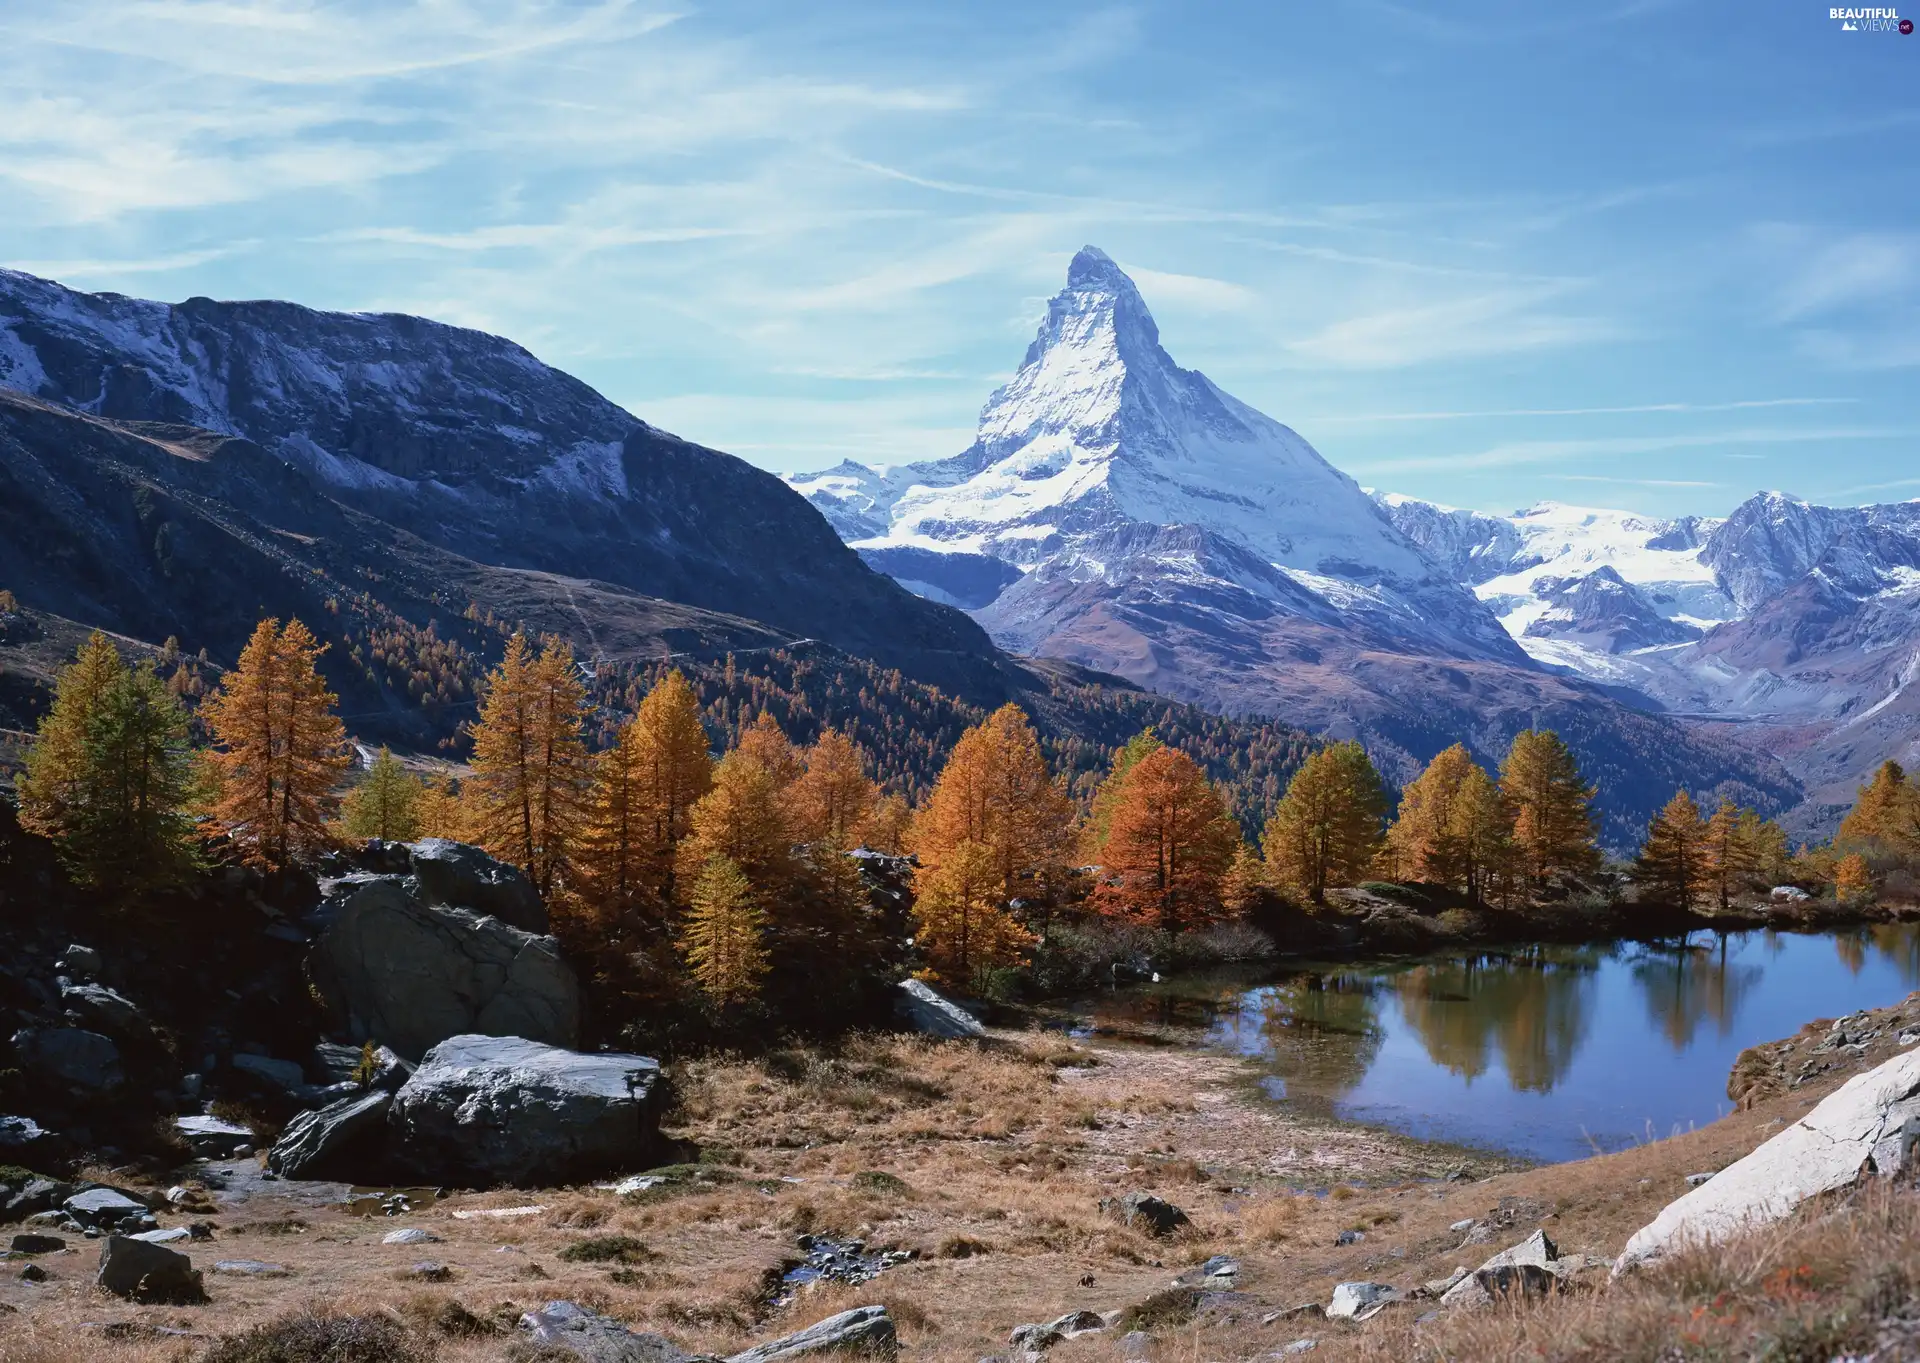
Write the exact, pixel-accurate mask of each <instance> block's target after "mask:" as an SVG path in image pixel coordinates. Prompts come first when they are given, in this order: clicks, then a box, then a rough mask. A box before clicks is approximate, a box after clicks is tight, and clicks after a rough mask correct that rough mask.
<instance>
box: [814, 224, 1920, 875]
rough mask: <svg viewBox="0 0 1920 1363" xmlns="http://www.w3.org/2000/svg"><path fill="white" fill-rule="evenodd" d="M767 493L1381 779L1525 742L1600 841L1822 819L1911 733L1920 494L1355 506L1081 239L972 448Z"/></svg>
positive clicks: (1082, 657) (893, 557) (966, 604)
mask: <svg viewBox="0 0 1920 1363" xmlns="http://www.w3.org/2000/svg"><path fill="white" fill-rule="evenodd" d="M788 481H789V482H790V483H791V484H792V485H793V486H794V487H795V488H796V489H797V490H799V491H800V492H802V493H804V494H805V495H806V496H807V497H808V498H809V500H811V501H812V502H813V504H814V505H815V506H816V507H818V508H820V510H821V512H822V514H824V515H825V516H826V517H827V519H828V520H829V521H831V522H832V523H833V525H834V527H835V529H837V530H838V531H839V532H840V534H841V535H842V537H843V538H845V539H846V540H847V541H848V542H849V543H850V544H852V545H853V546H854V547H855V548H856V549H858V550H859V552H860V553H861V555H862V557H864V558H865V559H866V560H867V561H868V562H869V563H871V564H873V565H874V566H876V567H879V568H882V569H884V570H885V571H887V572H889V573H891V574H892V575H893V576H894V577H896V578H897V579H898V580H899V581H901V582H902V583H903V584H905V585H907V586H909V587H911V588H912V589H913V590H914V591H916V592H918V593H920V594H921V595H923V596H925V597H927V598H929V599H932V600H937V601H943V602H948V603H951V604H953V605H957V606H961V607H963V608H965V609H967V610H968V611H969V612H970V613H971V614H972V615H973V616H974V618H975V619H977V620H978V621H980V622H981V623H982V624H983V625H985V626H986V627H987V629H988V631H989V632H990V633H991V634H992V635H993V637H994V638H995V640H996V641H998V642H999V643H1001V644H1002V645H1003V646H1005V647H1008V648H1012V649H1015V650H1018V651H1022V652H1029V653H1037V654H1045V655H1050V656H1057V657H1061V658H1066V659H1070V660H1073V661H1075V662H1079V663H1082V664H1084V665H1087V666H1090V667H1096V668H1101V669H1104V670H1107V671H1111V672H1116V673H1119V674H1120V675H1122V676H1125V677H1128V678H1131V679H1132V680H1134V681H1137V682H1139V683H1140V684H1142V685H1145V686H1148V687H1152V688H1154V689H1158V690H1163V691H1167V692H1169V693H1171V694H1175V695H1179V696H1183V697H1186V698H1188V699H1192V700H1195V701H1198V702H1200V703H1202V704H1205V705H1208V706H1212V707H1217V708H1220V709H1223V710H1226V711H1229V712H1235V711H1240V712H1245V711H1259V712H1263V713H1270V714H1276V715H1279V716H1282V717H1284V718H1288V719H1293V720H1296V721H1298V722H1300V723H1303V724H1306V725H1308V726H1309V727H1312V728H1315V729H1321V730H1326V731H1331V732H1334V733H1352V734H1356V735H1358V736H1360V737H1362V738H1363V739H1364V740H1365V741H1366V742H1367V743H1368V744H1369V746H1370V747H1371V748H1372V749H1373V750H1374V752H1375V753H1376V756H1378V757H1380V758H1381V759H1382V760H1383V761H1384V762H1385V763H1386V765H1387V767H1388V769H1389V771H1390V773H1391V774H1392V775H1394V776H1396V777H1398V778H1400V779H1405V778H1406V777H1407V776H1409V775H1411V774H1412V773H1413V772H1414V771H1415V770H1417V768H1418V765H1419V764H1420V763H1421V762H1423V761H1424V760H1425V759H1426V758H1428V757H1430V756H1431V755H1432V754H1433V753H1434V752H1435V751H1437V750H1438V749H1439V748H1441V747H1444V746H1446V744H1448V743H1451V742H1454V741H1457V740H1465V741H1467V742H1469V743H1470V744H1471V745H1472V746H1473V747H1474V748H1475V749H1476V750H1477V751H1478V752H1479V753H1480V754H1481V756H1482V757H1483V758H1492V757H1494V756H1497V754H1498V752H1499V750H1500V749H1501V748H1502V747H1503V746H1504V744H1505V742H1506V740H1507V739H1508V738H1509V737H1510V736H1511V734H1512V733H1513V732H1514V731H1515V730H1517V729H1519V728H1523V727H1526V726H1527V725H1528V724H1533V723H1545V724H1551V725H1553V726H1554V727H1556V728H1560V729H1561V730H1562V731H1563V732H1566V733H1567V734H1568V735H1569V737H1570V739H1571V740H1572V741H1573V742H1574V743H1575V744H1576V746H1577V747H1579V748H1580V749H1581V753H1582V757H1583V759H1584V760H1585V762H1586V764H1587V767H1588V770H1589V771H1590V772H1591V773H1592V774H1593V775H1594V776H1595V777H1596V779H1598V780H1599V781H1600V782H1601V785H1602V790H1603V799H1605V800H1606V801H1607V803H1608V812H1609V815H1610V820H1611V822H1610V834H1611V836H1612V837H1613V838H1614V839H1615V840H1616V841H1622V842H1623V841H1625V840H1626V839H1627V838H1628V837H1629V836H1630V835H1631V834H1633V833H1637V831H1638V827H1639V825H1640V824H1642V823H1643V822H1644V818H1645V816H1646V814H1647V813H1648V812H1650V810H1651V808H1652V806H1653V804H1655V803H1657V802H1658V801H1659V800H1663V799H1664V798H1665V796H1666V795H1667V794H1670V793H1671V792H1672V790H1673V789H1674V788H1675V787H1676V786H1679V785H1682V784H1684V785H1688V786H1691V787H1693V788H1695V789H1707V788H1711V787H1714V786H1715V785H1717V784H1721V783H1724V784H1725V786H1726V788H1727V789H1728V790H1730V791H1735V792H1737V791H1739V790H1741V789H1743V788H1744V789H1745V790H1746V791H1748V792H1749V794H1750V795H1755V796H1756V797H1757V798H1759V799H1760V800H1761V801H1762V802H1763V803H1765V802H1767V801H1768V800H1772V801H1775V802H1777V803H1779V804H1781V805H1797V806H1798V810H1797V813H1796V821H1797V822H1798V823H1800V824H1801V826H1802V827H1804V828H1806V829H1808V830H1814V829H1818V828H1820V827H1823V826H1830V825H1831V823H1832V822H1833V820H1834V819H1835V817H1837V815H1836V809H1837V807H1839V806H1843V805H1844V803H1846V802H1847V801H1849V800H1850V799H1851V797H1852V786H1851V783H1852V782H1853V781H1855V780H1856V779H1857V778H1859V777H1860V776H1861V775H1862V774H1863V773H1864V772H1865V771H1866V770H1868V769H1870V767H1871V766H1872V765H1873V763H1875V762H1877V761H1879V760H1881V759H1882V758H1883V757H1885V756H1887V755H1890V754H1893V753H1904V752H1910V751H1911V750H1912V748H1913V745H1914V743H1915V727H1914V723H1913V718H1912V713H1911V711H1910V710H1909V709H1908V708H1907V707H1908V705H1909V704H1910V702H1908V701H1907V700H1906V698H1905V692H1904V691H1903V690H1902V688H1903V687H1904V686H1905V678H1907V677H1908V676H1910V675H1911V674H1912V673H1913V672H1914V671H1915V670H1916V667H1920V663H1916V656H1917V655H1916V651H1915V650H1916V647H1920V630H1916V628H1915V626H1916V624H1917V623H1920V621H1917V620H1916V618H1915V615H1914V611H1915V609H1916V608H1917V603H1920V573H1916V572H1915V570H1914V568H1913V566H1912V565H1913V564H1914V563H1916V562H1920V559H1917V558H1916V553H1915V549H1916V538H1915V527H1916V526H1920V503H1917V504H1911V505H1909V506H1906V507H1880V508H1865V509H1860V510H1853V511H1842V510H1833V509H1829V508H1820V507H1810V506H1807V505H1806V504H1804V503H1800V502H1795V501H1793V500H1791V499H1788V498H1783V497H1780V496H1778V495H1777V494H1769V495H1764V496H1761V497H1757V498H1755V499H1754V500H1753V501H1751V502H1749V503H1747V504H1746V505H1744V506H1742V507H1741V508H1740V509H1739V510H1738V511H1736V512H1735V514H1734V515H1733V516H1731V517H1729V518H1727V519H1726V520H1724V521H1714V520H1704V519H1698V518H1687V519H1682V520H1675V521H1664V520H1655V519H1652V518H1646V517H1638V516H1633V515H1630V514H1628V513H1624V512H1614V511H1589V510H1586V509H1583V508H1571V507H1562V506H1557V505H1553V504H1543V505H1541V506H1537V507H1534V508H1532V509H1531V510H1529V511H1526V512H1521V513H1518V514H1516V515H1513V516H1507V517H1502V516H1490V515H1485V514H1483V513H1480V512H1473V511H1459V510H1454V509H1452V508H1447V507H1440V506H1435V505H1432V504H1429V503H1425V502H1419V501H1415V500H1412V499H1409V498H1405V497H1398V496H1391V495H1372V494H1369V493H1368V492H1366V491H1364V490H1362V489H1361V488H1360V487H1359V486H1358V485H1356V484H1355V483H1354V481H1353V480H1352V479H1351V478H1348V477H1347V476H1346V475H1345V474H1343V473H1341V472H1340V471H1339V470H1337V469H1335V468H1334V467H1333V466H1331V465H1330V464H1328V463H1327V461H1326V460H1324V459H1323V458H1321V456H1320V455H1319V454H1318V453H1317V452H1316V451H1315V450H1314V449H1313V448H1312V446H1310V445H1309V444H1308V443H1307V442H1306V441H1305V440H1303V439H1302V438H1301V437H1300V436H1299V435H1298V434H1297V433H1295V432H1294V431H1292V430H1290V429H1288V428H1287V427H1285V426H1283V425H1281V424H1280V423H1278V422H1276V421H1274V420H1272V419H1271V418H1269V417H1267V416H1265V415H1263V414H1261V413H1259V412H1257V411H1254V410H1253V409H1252V408H1250V407H1248V406H1247V405H1246V404H1244V403H1242V402H1240V401H1238V400H1236V399H1235V398H1233V397H1232V396H1230V395H1228V394H1226V393H1224V392H1222V391H1221V390H1220V389H1219V388H1218V387H1217V386H1216V385H1214V384H1213V383H1212V382H1211V381H1209V380H1208V379H1207V378H1206V377H1205V376H1204V375H1202V374H1199V373H1196V372H1194V371H1191V370H1186V369H1182V368H1180V367H1179V366H1178V365H1177V364H1176V363H1174V361H1173V360H1172V358H1171V357H1170V356H1169V355H1168V354H1167V352H1166V350H1165V349H1164V348H1163V347H1162V346H1161V344H1160V337H1159V331H1158V328H1157V327H1156V326H1155V324H1154V322H1153V318H1152V316H1151V314H1150V313H1149V312H1148V310H1147V307H1146V304H1145V302H1144V301H1143V300H1142V298H1141V296H1140V293H1139V291H1138V289H1137V288H1135V286H1134V284H1133V282H1132V281H1131V280H1130V279H1129V278H1128V277H1127V276H1126V274H1125V273H1124V272H1122V271H1121V270H1120V269H1119V268H1118V267H1117V266H1116V265H1115V264H1114V262H1113V261H1112V260H1111V259H1110V258H1108V257H1107V256H1106V255H1105V254H1104V253H1102V252H1100V251H1098V250H1096V249H1094V248H1092V247H1088V248H1086V249H1085V250H1083V251H1081V252H1080V253H1079V254H1078V255H1077V256H1075V258H1074V260H1073V262H1072V264H1071V266H1070V267H1069V269H1068V274H1067V284H1066V287H1065V289H1063V290H1062V291H1061V292H1060V293H1059V294H1058V295H1056V296H1055V297H1054V299H1053V300H1052V302H1051V304H1050V305H1049V307H1048V312H1047V317H1046V320H1045V321H1044V322H1043V323H1042V324H1041V326H1040V329H1039V333H1038V335H1037V336H1036V337H1035V339H1034V342H1033V344H1032V346H1031V347H1029V349H1028V351H1027V354H1026V356H1025V358H1024V360H1023V361H1022V363H1021V365H1020V368H1019V370H1018V371H1017V372H1016V374H1015V375H1014V377H1013V379H1012V380H1011V381H1010V382H1008V383H1007V384H1006V385H1005V386H1004V387H1002V388H1001V389H1000V390H999V391H997V392H995V393H994V394H993V395H992V396H991V397H990V398H989V399H988V400H987V404H986V406H985V408H984V409H983V410H982V412H981V415H980V424H979V428H978V432H977V435H976V438H975V440H974V443H973V445H972V446H971V447H970V448H969V449H967V450H966V451H965V452H963V453H961V454H959V455H956V456H954V457H953V458H951V459H945V460H940V461H934V462H927V463H919V464H910V465H904V466H900V467H894V468H871V467H867V466H864V465H861V464H857V463H853V462H847V463H842V464H840V465H839V466H837V467H835V468H831V469H827V470H824V471H821V472H817V473H808V474H796V475H792V476H790V477H789V479H788ZM1916 694H1917V695H1920V693H1916ZM1875 707H1879V708H1875ZM1729 720H1738V721H1741V723H1740V724H1739V725H1737V726H1736V725H1731V724H1729V723H1727V722H1726V721H1729ZM1777 759H1784V762H1782V761H1781V760H1777ZM1807 787H1811V788H1812V790H1811V794H1812V795H1813V799H1812V800H1811V801H1808V800H1807V799H1806V796H1807V795H1808V794H1809V791H1808V789H1807Z"/></svg>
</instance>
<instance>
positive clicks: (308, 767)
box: [200, 620, 348, 869]
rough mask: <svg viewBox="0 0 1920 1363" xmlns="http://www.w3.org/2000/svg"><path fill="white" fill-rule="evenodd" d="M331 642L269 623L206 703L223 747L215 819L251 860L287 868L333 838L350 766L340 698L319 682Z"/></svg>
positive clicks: (218, 756)
mask: <svg viewBox="0 0 1920 1363" xmlns="http://www.w3.org/2000/svg"><path fill="white" fill-rule="evenodd" d="M325 651H326V646H325V645H324V644H322V643H320V641H319V640H317V639H315V638H314V637H313V631H311V630H309V629H308V628H307V627H306V626H305V625H304V624H302V623H301V622H300V621H298V620H289V621H288V622H287V624H286V626H285V628H282V627H281V625H280V622H279V621H277V620H262V621H261V622H260V624H259V626H258V627H257V628H256V629H255V630H254V632H253V637H252V638H251V639H249V640H248V641H247V646H246V648H245V649H243V650H242V651H241V654H240V663H239V666H238V667H236V668H235V669H234V670H233V671H231V672H229V673H227V674H226V675H225V676H223V677H222V678H221V679H220V686H219V689H218V690H216V691H215V692H214V693H213V694H212V695H211V696H208V697H207V699H206V701H205V703H204V704H202V706H201V708H200V713H201V715H202V717H203V718H204V719H205V720H206V723H207V727H208V728H209V729H210V730H212V732H213V737H214V741H215V742H216V743H217V744H218V745H219V749H220V750H219V751H217V752H216V753H214V755H213V766H214V770H215V772H216V773H217V775H218V778H219V788H220V790H219V796H218V798H217V799H216V800H215V802H214V805H213V808H212V811H211V813H212V818H213V824H214V826H215V827H216V828H218V829H219V830H220V831H221V832H223V833H225V834H226V835H227V836H228V837H229V838H231V839H232V840H233V841H234V843H235V844H236V845H237V846H239V847H240V848H242V849H243V850H244V852H245V855H246V857H247V859H248V860H249V861H253V862H257V863H259V864H260V865H264V866H267V867H270V868H274V869H278V868H280V867H283V866H286V865H287V864H288V862H289V861H291V860H292V859H293V857H294V856H295V855H296V854H298V853H301V852H312V851H317V850H319V849H321V848H324V847H326V846H327V845H329V843H331V841H332V835H331V834H330V832H329V831H328V827H327V824H328V821H329V820H330V819H332V817H333V815H334V811H335V810H336V809H337V808H338V806H339V799H338V798H337V796H336V795H335V793H334V788H335V786H336V785H337V784H338V782H339V780H340V775H341V773H342V772H344V771H345V770H346V769H347V764H348V755H347V743H346V737H347V736H346V729H345V728H344V727H343V726H342V725H341V723H340V717H339V716H338V715H336V714H335V713H334V711H333V707H334V705H335V703H336V702H337V701H338V699H339V697H337V696H335V695H334V693H333V692H332V691H330V690H328V689H327V684H326V682H325V681H324V680H322V679H321V676H320V672H319V666H318V664H319V658H320V655H321V654H322V653H324V652H325Z"/></svg>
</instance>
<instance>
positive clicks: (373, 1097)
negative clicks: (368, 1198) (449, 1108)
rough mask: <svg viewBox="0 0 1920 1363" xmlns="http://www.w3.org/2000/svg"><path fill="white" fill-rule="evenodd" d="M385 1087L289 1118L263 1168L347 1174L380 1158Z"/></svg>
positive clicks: (299, 1174)
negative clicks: (290, 1119)
mask: <svg viewBox="0 0 1920 1363" xmlns="http://www.w3.org/2000/svg"><path fill="white" fill-rule="evenodd" d="M392 1102H393V1095H392V1094H391V1093H388V1092H386V1091H385V1090H384V1089H375V1090H374V1091H373V1092H371V1093H362V1094H358V1095H356V1096H354V1097H350V1098H342V1099H341V1100H340V1101H339V1102H337V1103H329V1104H328V1105H327V1106H325V1107H322V1108H316V1109H314V1110H312V1111H310V1112H302V1113H301V1114H300V1115H299V1116H297V1117H295V1118H294V1119H293V1120H292V1121H290V1122H288V1123H287V1125H286V1127H285V1129H283V1130H282V1131H281V1133H280V1139H279V1140H277V1141H275V1142H274V1143H273V1149H272V1150H271V1151H269V1152H268V1154H267V1168H269V1169H271V1170H272V1171H273V1172H274V1173H276V1174H278V1175H280V1176H281V1177H282V1178H327V1177H329V1176H336V1177H351V1176H352V1175H354V1174H356V1173H362V1172H364V1171H370V1170H371V1169H372V1168H373V1167H374V1166H375V1165H376V1164H377V1163H378V1161H379V1159H380V1157H381V1154H382V1146H383V1145H384V1143H385V1140H386V1134H387V1108H388V1107H389V1106H390V1105H391V1104H392Z"/></svg>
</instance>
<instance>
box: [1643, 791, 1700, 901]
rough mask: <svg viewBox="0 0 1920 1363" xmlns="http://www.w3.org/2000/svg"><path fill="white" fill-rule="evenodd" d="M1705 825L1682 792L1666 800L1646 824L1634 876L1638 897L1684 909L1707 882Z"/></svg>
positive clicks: (1691, 800) (1697, 896)
mask: <svg viewBox="0 0 1920 1363" xmlns="http://www.w3.org/2000/svg"><path fill="white" fill-rule="evenodd" d="M1706 841H1707V826H1706V820H1704V819H1702V818H1701V817H1700V807H1699V806H1698V805H1696V804H1695V803H1694V802H1693V797H1692V796H1691V795H1689V794H1687V792H1686V791H1684V790H1683V791H1680V792H1679V793H1678V794H1676V795H1675V796H1674V797H1673V798H1672V799H1671V800H1669V801H1667V804H1666V808H1664V809H1662V810H1661V811H1660V812H1659V813H1658V814H1656V815H1654V817H1653V822H1652V823H1650V824H1648V825H1647V837H1646V841H1645V842H1644V843H1643V844H1642V845H1641V848H1640V859H1639V862H1638V864H1637V867H1636V871H1635V874H1636V878H1637V879H1638V880H1639V882H1640V886H1641V892H1642V899H1643V900H1650V901H1651V902H1653V903H1657V904H1667V905H1671V906H1672V907H1674V908H1679V909H1687V908H1692V907H1693V902H1694V900H1696V899H1697V898H1699V896H1700V894H1701V893H1702V891H1704V890H1705V889H1706V887H1707V884H1708V870H1707V847H1706Z"/></svg>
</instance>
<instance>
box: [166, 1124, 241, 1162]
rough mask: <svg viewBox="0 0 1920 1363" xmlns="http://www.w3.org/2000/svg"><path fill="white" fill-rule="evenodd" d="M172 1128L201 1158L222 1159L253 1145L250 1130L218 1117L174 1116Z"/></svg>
mask: <svg viewBox="0 0 1920 1363" xmlns="http://www.w3.org/2000/svg"><path fill="white" fill-rule="evenodd" d="M173 1128H174V1130H176V1131H178V1132H179V1133H180V1139H181V1140H183V1141H185V1142H186V1143H187V1145H188V1147H189V1148H190V1149H191V1150H192V1151H193V1153H194V1154H196V1155H199V1156H201V1157H202V1158H207V1159H223V1158H225V1157H227V1156H229V1155H232V1154H234V1153H235V1152H237V1151H238V1150H240V1149H241V1148H242V1147H250V1146H252V1145H253V1139H254V1138H253V1132H252V1131H250V1130H248V1129H247V1128H246V1127H244V1126H236V1125H235V1124H234V1123H232V1122H223V1121H221V1120H220V1119H219V1118H218V1117H175V1118H174V1119H173Z"/></svg>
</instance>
